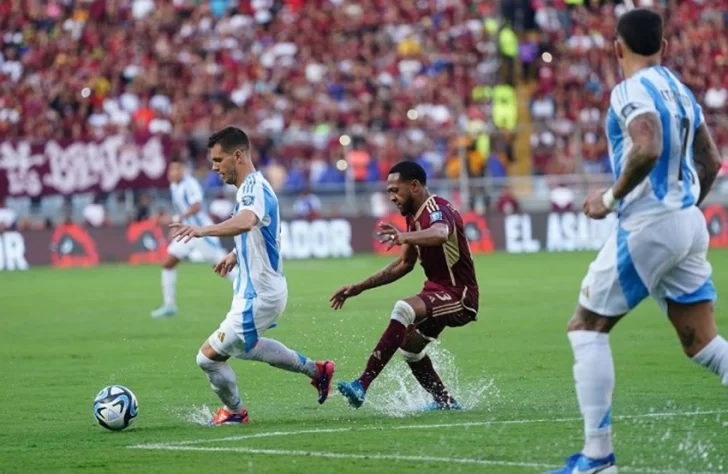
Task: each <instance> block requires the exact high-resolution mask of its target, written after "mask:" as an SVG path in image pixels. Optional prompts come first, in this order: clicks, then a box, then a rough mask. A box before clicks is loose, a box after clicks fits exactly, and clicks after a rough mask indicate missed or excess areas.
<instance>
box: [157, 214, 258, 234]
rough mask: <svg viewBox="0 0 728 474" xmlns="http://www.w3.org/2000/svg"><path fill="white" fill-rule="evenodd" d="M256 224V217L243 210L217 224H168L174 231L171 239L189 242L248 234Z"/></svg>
mask: <svg viewBox="0 0 728 474" xmlns="http://www.w3.org/2000/svg"><path fill="white" fill-rule="evenodd" d="M257 223H258V216H256V215H255V214H254V213H253V211H249V210H247V209H243V210H242V211H240V212H239V213H237V214H235V215H234V216H232V217H231V218H230V219H228V220H226V221H223V222H220V223H219V224H214V225H207V226H204V227H197V226H193V225H184V224H170V225H169V226H170V227H172V228H173V229H174V233H173V234H172V239H173V240H174V239H177V241H184V242H189V241H190V240H192V239H193V238H194V237H232V236H235V235H240V234H242V233H244V232H249V231H250V229H252V228H253V227H255V225H256V224H257Z"/></svg>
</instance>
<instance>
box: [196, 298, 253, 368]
mask: <svg viewBox="0 0 728 474" xmlns="http://www.w3.org/2000/svg"><path fill="white" fill-rule="evenodd" d="M252 306H253V301H252V299H245V298H241V297H239V296H237V295H236V296H235V297H233V302H232V304H231V305H230V311H228V313H227V315H226V316H225V319H224V320H223V321H222V323H220V326H219V327H218V329H217V330H216V331H215V332H213V333H212V334H211V335H210V337H208V338H207V341H206V342H205V345H207V346H209V347H210V348H212V350H213V351H215V353H216V354H219V355H220V356H222V357H224V358H225V359H227V358H228V357H239V356H240V355H242V354H243V353H245V352H246V344H245V339H244V327H243V320H244V318H245V312H246V310H248V309H249V308H252ZM203 348H204V345H203ZM203 353H204V351H203ZM205 355H207V354H205Z"/></svg>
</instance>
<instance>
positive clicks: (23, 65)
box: [0, 0, 517, 188]
mask: <svg viewBox="0 0 728 474" xmlns="http://www.w3.org/2000/svg"><path fill="white" fill-rule="evenodd" d="M495 9H497V4H496V3H495V2H489V1H477V2H456V1H444V2H441V1H437V2H436V1H419V2H417V1H414V0H407V1H403V2H385V1H381V0H365V1H361V2H359V1H356V2H354V1H332V2H330V1H323V0H322V1H308V2H304V1H300V0H287V1H285V2H280V1H275V2H274V1H271V0H254V1H239V2H233V1H226V0H219V1H216V0H212V1H209V2H208V1H205V2H198V1H190V0H175V1H156V2H154V1H152V0H91V1H71V0H65V1H64V0H58V1H50V2H45V1H40V0H22V1H12V2H2V5H0V31H2V32H3V35H2V56H1V57H0V74H2V75H3V80H2V81H0V134H1V135H2V136H3V137H5V138H18V137H22V138H24V139H29V138H32V139H34V140H39V141H41V140H47V139H49V138H55V139H61V140H63V139H65V140H67V139H69V138H70V139H74V140H82V139H89V138H94V137H100V136H104V135H108V134H113V133H134V134H167V135H169V136H170V137H172V138H173V139H174V140H175V142H176V143H177V144H178V149H177V150H175V151H176V152H177V153H181V154H183V155H186V156H187V157H188V158H194V159H201V157H204V138H205V137H206V135H207V134H208V133H209V132H210V131H211V130H214V129H217V128H220V127H222V126H223V125H226V124H229V123H235V124H237V125H240V126H243V127H244V128H246V129H247V130H249V131H250V132H251V133H252V135H253V138H254V140H255V143H257V144H258V151H259V152H260V157H261V159H262V160H263V161H264V163H265V164H266V165H268V164H270V165H272V166H273V168H274V169H273V170H272V173H271V174H272V175H273V176H274V178H273V181H279V180H280V179H277V178H279V177H280V178H281V179H282V180H283V181H284V182H285V181H286V180H287V181H289V182H290V184H291V185H295V186H294V187H296V188H300V187H302V184H303V183H302V182H300V181H303V180H304V178H307V179H308V178H310V179H311V182H312V183H314V184H318V183H321V182H323V183H326V182H340V181H341V180H342V179H343V175H342V173H340V172H339V171H338V170H337V169H336V168H335V166H334V164H335V163H336V162H337V161H338V159H340V158H341V157H342V153H343V150H342V147H341V145H340V143H339V138H340V135H342V134H345V133H346V134H348V135H350V137H351V139H352V142H351V144H352V147H353V150H352V151H354V152H355V154H357V153H358V155H356V156H355V159H357V160H359V161H357V164H356V170H355V171H356V175H357V179H360V180H367V179H377V178H379V177H381V174H382V170H383V169H385V168H386V167H387V166H388V165H389V163H390V162H392V161H393V160H396V159H400V158H401V157H402V156H409V157H411V158H413V159H415V158H420V157H422V156H423V155H424V158H423V160H424V161H425V162H426V163H429V164H430V166H431V168H433V169H432V171H433V173H435V174H437V173H440V172H441V170H443V169H444V168H445V166H444V163H445V161H446V160H447V159H448V158H450V157H451V156H456V155H455V152H453V146H454V140H451V137H452V136H454V134H455V131H456V130H459V129H461V128H462V127H464V126H467V125H468V123H469V122H472V120H470V119H476V122H478V123H480V122H482V121H483V118H484V117H485V116H487V115H488V111H487V110H486V109H484V108H483V107H470V106H471V105H473V102H474V101H473V100H472V99H471V97H472V96H473V90H474V89H475V88H476V87H477V86H480V87H481V88H482V87H483V86H494V85H497V84H498V78H497V74H496V73H497V69H498V51H497V49H498V48H497V45H496V43H495V42H494V41H493V35H494V34H498V31H497V25H495V24H488V28H486V27H485V23H484V20H487V19H489V18H491V17H493V16H495V13H496V12H495ZM508 40H509V41H510V43H508V46H509V47H510V49H511V50H512V49H513V48H517V41H516V40H515V36H512V37H509V38H508ZM451 142H452V143H451ZM279 165H282V167H281V166H279ZM281 185H282V183H281Z"/></svg>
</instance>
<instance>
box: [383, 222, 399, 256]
mask: <svg viewBox="0 0 728 474" xmlns="http://www.w3.org/2000/svg"><path fill="white" fill-rule="evenodd" d="M403 234H404V233H403V232H400V230H399V229H397V227H395V226H394V225H393V224H390V223H388V222H380V223H379V232H377V236H378V237H379V241H380V242H381V243H383V244H387V248H386V250H387V251H389V250H391V249H392V247H394V246H395V245H402V244H404V240H403Z"/></svg>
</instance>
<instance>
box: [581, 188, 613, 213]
mask: <svg viewBox="0 0 728 474" xmlns="http://www.w3.org/2000/svg"><path fill="white" fill-rule="evenodd" d="M606 191H607V190H606V189H601V190H598V191H592V192H590V193H589V195H588V196H587V197H586V199H585V200H584V214H586V215H587V216H588V217H591V218H592V219H604V218H605V217H607V216H608V215H609V214H611V212H612V211H611V210H610V209H609V208H608V207H607V206H605V205H604V200H603V196H604V193H605V192H606Z"/></svg>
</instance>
